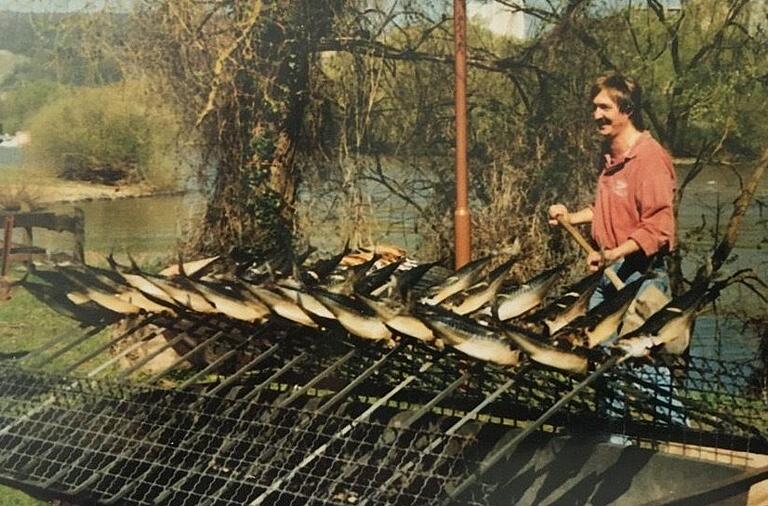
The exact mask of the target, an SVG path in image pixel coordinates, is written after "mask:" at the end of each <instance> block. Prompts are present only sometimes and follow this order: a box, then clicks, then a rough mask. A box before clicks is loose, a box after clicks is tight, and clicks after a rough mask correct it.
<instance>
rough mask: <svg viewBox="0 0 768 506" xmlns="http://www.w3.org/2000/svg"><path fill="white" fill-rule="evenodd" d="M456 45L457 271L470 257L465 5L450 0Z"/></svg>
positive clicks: (455, 220) (459, 0) (455, 228)
mask: <svg viewBox="0 0 768 506" xmlns="http://www.w3.org/2000/svg"><path fill="white" fill-rule="evenodd" d="M453 33H454V39H455V42H456V58H455V74H456V210H455V211H454V233H455V236H454V237H455V265H456V269H458V268H460V267H462V266H463V265H465V264H466V263H468V262H469V261H470V260H471V258H472V250H471V244H472V241H471V231H470V223H471V219H470V214H469V198H468V187H469V185H468V179H469V177H468V171H467V5H466V0H453Z"/></svg>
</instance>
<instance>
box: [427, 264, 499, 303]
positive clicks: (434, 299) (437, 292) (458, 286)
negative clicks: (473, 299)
mask: <svg viewBox="0 0 768 506" xmlns="http://www.w3.org/2000/svg"><path fill="white" fill-rule="evenodd" d="M491 258H492V257H491V256H486V257H483V258H478V259H477V260H473V261H472V262H469V263H468V264H467V265H465V266H464V267H462V268H461V269H459V270H458V271H456V272H455V273H454V274H452V275H450V276H448V277H447V278H446V279H445V280H444V281H443V282H442V283H439V284H438V285H436V286H433V287H432V288H430V289H429V297H427V298H425V299H424V300H423V301H422V302H423V303H425V304H429V305H435V304H439V303H441V302H442V301H444V300H445V299H447V298H448V297H450V296H451V295H453V294H455V293H459V292H460V291H462V290H464V289H466V288H469V287H470V286H471V285H473V284H475V282H477V280H478V279H479V278H480V275H481V273H482V270H483V269H485V267H486V266H487V265H488V264H489V263H490V262H491Z"/></svg>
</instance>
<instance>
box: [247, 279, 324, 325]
mask: <svg viewBox="0 0 768 506" xmlns="http://www.w3.org/2000/svg"><path fill="white" fill-rule="evenodd" d="M245 286H246V288H247V289H248V290H249V291H250V292H251V293H253V294H254V295H255V296H256V297H257V298H258V299H259V300H261V302H263V303H264V304H265V305H266V306H267V307H268V308H269V309H270V310H271V311H272V312H273V313H275V314H276V315H278V316H281V317H283V318H285V319H286V320H289V321H292V322H294V323H298V324H299V325H301V326H303V327H310V328H313V329H315V328H318V325H317V323H316V322H315V320H313V319H312V318H311V317H310V315H308V314H307V312H306V311H304V309H302V308H301V307H300V306H299V305H298V304H296V302H294V301H292V300H291V299H290V298H288V297H286V296H285V295H283V294H282V293H281V292H279V291H274V290H272V289H270V288H267V287H265V286H259V285H245Z"/></svg>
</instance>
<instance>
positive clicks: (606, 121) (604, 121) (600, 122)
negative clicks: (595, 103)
mask: <svg viewBox="0 0 768 506" xmlns="http://www.w3.org/2000/svg"><path fill="white" fill-rule="evenodd" d="M595 124H596V125H597V126H599V127H601V126H603V125H610V124H611V120H609V119H608V118H602V119H597V120H595Z"/></svg>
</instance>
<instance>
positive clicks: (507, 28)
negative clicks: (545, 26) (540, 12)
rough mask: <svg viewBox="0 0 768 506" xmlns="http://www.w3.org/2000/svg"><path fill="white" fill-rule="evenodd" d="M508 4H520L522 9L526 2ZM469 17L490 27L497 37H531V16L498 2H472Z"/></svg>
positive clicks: (520, 0)
mask: <svg viewBox="0 0 768 506" xmlns="http://www.w3.org/2000/svg"><path fill="white" fill-rule="evenodd" d="M507 3H509V4H518V5H520V6H521V7H522V6H524V5H525V3H526V0H518V1H517V2H507ZM467 16H468V17H469V18H470V19H472V20H473V21H474V22H476V23H478V24H481V25H484V26H486V27H488V29H489V30H490V31H491V32H493V33H495V34H497V35H507V36H512V37H515V38H517V39H520V40H523V39H527V38H528V37H529V36H530V32H529V29H530V25H531V23H530V22H531V20H530V19H528V18H529V16H527V15H526V14H525V13H523V12H521V11H516V10H515V9H514V8H510V7H508V6H506V5H502V4H500V3H498V2H494V1H489V2H488V1H487V2H479V1H476V0H475V1H472V0H470V1H469V2H468V3H467Z"/></svg>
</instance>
